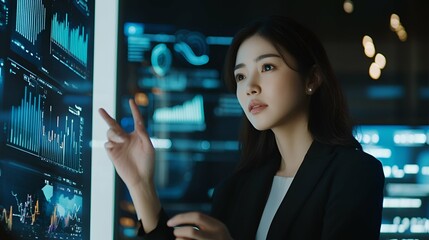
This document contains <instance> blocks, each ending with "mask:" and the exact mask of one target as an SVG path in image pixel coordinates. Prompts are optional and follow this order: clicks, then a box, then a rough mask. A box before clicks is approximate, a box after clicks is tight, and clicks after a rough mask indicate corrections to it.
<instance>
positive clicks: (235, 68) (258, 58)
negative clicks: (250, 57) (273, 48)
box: [234, 53, 281, 71]
mask: <svg viewBox="0 0 429 240" xmlns="http://www.w3.org/2000/svg"><path fill="white" fill-rule="evenodd" d="M269 57H278V58H281V56H280V55H278V54H275V53H267V54H262V55H260V56H258V57H256V58H255V60H254V61H255V62H258V61H261V60H262V59H264V58H269ZM244 66H246V64H244V63H239V64H237V65H235V67H234V71H235V70H237V69H239V68H242V67H244Z"/></svg>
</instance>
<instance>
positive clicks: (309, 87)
mask: <svg viewBox="0 0 429 240" xmlns="http://www.w3.org/2000/svg"><path fill="white" fill-rule="evenodd" d="M322 81H323V80H322V74H321V72H320V68H319V67H318V66H316V65H314V66H313V67H312V68H311V70H310V73H309V74H308V77H307V80H306V81H305V93H306V94H307V95H312V94H313V93H315V92H316V90H317V89H318V88H319V86H320V85H321V84H322Z"/></svg>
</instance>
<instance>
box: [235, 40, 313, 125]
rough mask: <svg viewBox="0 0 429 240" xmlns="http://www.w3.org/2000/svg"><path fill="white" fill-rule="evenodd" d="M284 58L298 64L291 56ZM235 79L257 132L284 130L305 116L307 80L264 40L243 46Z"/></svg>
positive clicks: (242, 104)
mask: <svg viewBox="0 0 429 240" xmlns="http://www.w3.org/2000/svg"><path fill="white" fill-rule="evenodd" d="M283 55H284V56H285V57H286V58H287V62H288V63H289V64H292V65H295V61H294V59H293V58H292V57H291V56H290V55H288V54H287V53H286V54H283ZM234 76H235V80H236V82H237V92H236V94H237V98H238V101H239V103H240V105H241V107H242V108H243V111H244V112H245V114H246V116H247V118H248V119H249V121H250V122H251V123H252V125H253V126H254V127H255V128H256V129H258V130H267V129H274V128H276V127H282V126H284V125H285V124H286V125H287V124H290V123H292V122H293V121H300V119H301V120H302V116H306V114H307V113H306V112H307V105H308V104H307V102H308V100H307V97H306V94H305V82H304V79H302V77H301V75H300V74H299V73H298V72H296V71H295V70H293V69H291V68H290V67H289V66H288V65H287V64H286V62H285V61H284V60H283V57H282V55H281V54H280V53H279V52H278V51H277V49H276V48H275V47H274V46H273V45H272V44H271V43H270V42H269V41H268V40H266V39H265V38H263V37H261V36H259V35H253V36H251V37H250V38H248V39H246V40H245V41H244V42H243V43H242V44H241V45H240V47H239V49H238V52H237V57H236V61H235V70H234Z"/></svg>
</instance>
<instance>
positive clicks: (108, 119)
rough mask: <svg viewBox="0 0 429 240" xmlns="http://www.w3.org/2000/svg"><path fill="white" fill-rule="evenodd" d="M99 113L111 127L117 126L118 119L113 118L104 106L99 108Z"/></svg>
mask: <svg viewBox="0 0 429 240" xmlns="http://www.w3.org/2000/svg"><path fill="white" fill-rule="evenodd" d="M98 113H99V114H100V116H101V117H102V118H103V119H104V121H105V122H106V123H107V125H109V127H111V128H112V127H115V128H116V127H117V126H118V123H117V122H116V120H115V119H114V118H112V117H111V116H110V115H109V114H108V113H107V112H106V110H104V108H99V109H98Z"/></svg>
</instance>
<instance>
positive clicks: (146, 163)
mask: <svg viewBox="0 0 429 240" xmlns="http://www.w3.org/2000/svg"><path fill="white" fill-rule="evenodd" d="M129 104H130V108H131V112H132V114H133V119H134V131H133V132H131V133H126V132H125V131H124V129H122V128H121V126H120V125H119V124H118V123H117V122H116V121H115V119H113V118H112V117H111V116H110V115H109V114H108V113H107V112H106V111H105V110H104V109H102V108H100V109H99V113H100V115H101V117H103V119H104V120H105V121H106V123H107V124H108V125H109V130H108V131H107V142H106V143H105V145H104V146H105V148H106V150H107V153H108V155H109V157H110V159H111V160H112V162H113V165H114V166H115V169H116V172H117V173H118V175H119V176H120V177H121V178H122V180H123V181H124V183H125V184H126V185H127V188H128V190H129V192H130V195H131V198H132V199H133V203H134V207H135V209H136V213H137V217H138V218H139V219H141V221H142V223H143V229H144V231H145V232H150V231H152V230H153V229H155V227H156V226H157V223H158V217H159V216H158V214H159V212H160V210H161V203H160V201H159V199H158V196H157V195H156V190H155V184H154V182H153V176H154V171H155V149H154V148H153V145H152V142H151V141H150V138H149V135H148V134H147V132H146V130H145V127H144V123H143V118H142V117H141V115H140V111H139V109H138V107H137V105H136V103H135V102H134V100H132V99H130V100H129Z"/></svg>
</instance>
